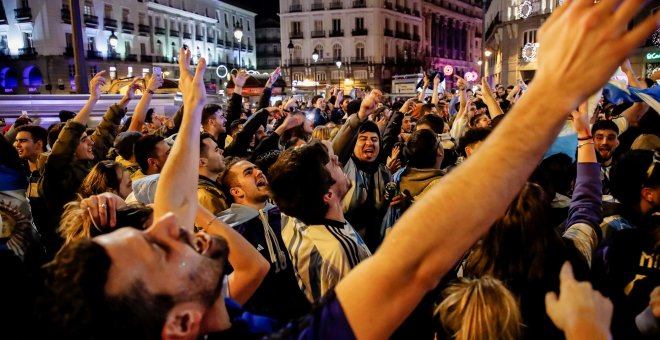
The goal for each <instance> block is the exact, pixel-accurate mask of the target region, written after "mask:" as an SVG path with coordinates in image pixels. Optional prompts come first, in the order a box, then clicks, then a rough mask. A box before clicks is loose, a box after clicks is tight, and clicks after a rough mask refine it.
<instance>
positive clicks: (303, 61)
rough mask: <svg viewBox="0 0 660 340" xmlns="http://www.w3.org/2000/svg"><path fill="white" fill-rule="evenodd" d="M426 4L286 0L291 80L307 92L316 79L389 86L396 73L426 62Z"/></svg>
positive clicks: (285, 43) (284, 32)
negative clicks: (424, 22) (423, 13)
mask: <svg viewBox="0 0 660 340" xmlns="http://www.w3.org/2000/svg"><path fill="white" fill-rule="evenodd" d="M421 10H422V1H421V0H280V20H281V22H280V27H281V46H282V49H281V59H282V60H284V64H285V70H284V71H285V74H286V75H287V77H286V80H287V82H288V83H290V84H292V85H293V86H294V87H295V88H296V89H297V90H298V91H300V92H306V93H310V92H312V93H313V91H314V87H315V85H316V87H318V89H322V88H324V87H325V86H326V85H339V86H340V87H341V88H342V89H345V90H350V89H351V88H353V87H360V88H367V87H378V88H383V89H385V90H386V91H387V90H388V88H389V86H390V84H389V82H390V79H391V77H392V76H393V75H395V74H405V73H417V72H419V69H420V66H421V65H422V54H423V49H422V28H423V21H422V12H421ZM314 51H317V53H318V56H319V57H318V60H317V61H316V62H314V60H313V58H312V55H313V53H314ZM338 61H341V64H340V65H339V66H338V63H337V62H338ZM296 85H297V86H296Z"/></svg>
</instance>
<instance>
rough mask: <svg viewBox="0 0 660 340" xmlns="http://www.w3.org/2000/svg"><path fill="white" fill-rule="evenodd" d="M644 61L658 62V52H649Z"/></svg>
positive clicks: (659, 57) (659, 56)
mask: <svg viewBox="0 0 660 340" xmlns="http://www.w3.org/2000/svg"><path fill="white" fill-rule="evenodd" d="M646 60H660V53H659V52H649V53H647V54H646Z"/></svg>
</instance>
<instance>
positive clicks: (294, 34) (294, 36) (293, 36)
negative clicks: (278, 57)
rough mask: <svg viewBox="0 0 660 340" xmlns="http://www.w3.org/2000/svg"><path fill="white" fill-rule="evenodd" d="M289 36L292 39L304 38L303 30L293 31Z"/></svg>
mask: <svg viewBox="0 0 660 340" xmlns="http://www.w3.org/2000/svg"><path fill="white" fill-rule="evenodd" d="M289 38H290V39H302V38H304V36H303V32H302V31H301V32H291V33H290V34H289Z"/></svg>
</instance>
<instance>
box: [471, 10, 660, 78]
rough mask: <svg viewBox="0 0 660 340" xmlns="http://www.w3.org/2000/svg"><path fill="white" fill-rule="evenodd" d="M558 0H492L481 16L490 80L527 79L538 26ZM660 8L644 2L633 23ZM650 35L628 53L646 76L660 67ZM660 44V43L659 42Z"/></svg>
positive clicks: (530, 74) (533, 63)
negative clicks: (638, 46)
mask: <svg viewBox="0 0 660 340" xmlns="http://www.w3.org/2000/svg"><path fill="white" fill-rule="evenodd" d="M562 2H563V1H560V0H547V1H546V0H492V1H491V2H490V3H488V4H487V9H486V14H485V18H484V26H485V28H486V30H485V35H484V38H485V43H484V51H486V54H485V55H484V57H483V58H484V75H486V76H487V77H488V78H489V80H490V81H491V82H492V83H493V84H504V85H513V84H515V83H516V81H517V80H518V79H523V80H526V81H527V80H530V79H532V78H533V77H534V74H535V72H536V70H537V69H538V63H537V58H536V53H537V52H538V51H539V50H540V49H542V48H543V46H541V45H540V44H539V43H538V41H537V33H538V29H539V28H540V27H541V25H542V24H543V22H544V21H545V20H546V19H547V18H548V16H550V14H551V13H552V11H553V10H554V9H555V8H557V7H558V6H559V5H560V3H562ZM659 9H660V1H658V0H655V1H652V2H649V3H647V4H646V6H645V7H644V9H643V10H642V11H641V12H640V14H639V15H638V16H637V17H636V18H635V19H634V20H633V24H634V23H637V22H639V21H641V20H642V19H643V18H645V17H646V16H648V15H650V14H651V13H655V12H656V11H658V10H659ZM651 40H652V39H649V40H648V41H647V42H646V43H645V44H643V45H642V46H640V48H639V49H637V51H636V52H635V53H634V54H633V55H632V56H631V57H630V61H631V64H632V67H633V69H634V71H635V72H636V73H637V74H638V75H646V76H649V75H650V73H651V72H652V71H653V70H654V69H658V68H660V48H659V47H660V46H656V45H654V44H653V42H652V41H651ZM659 45H660V43H659Z"/></svg>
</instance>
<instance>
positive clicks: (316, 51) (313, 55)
mask: <svg viewBox="0 0 660 340" xmlns="http://www.w3.org/2000/svg"><path fill="white" fill-rule="evenodd" d="M312 59H313V60H314V95H315V96H316V62H317V61H318V60H319V51H318V50H317V49H314V53H312Z"/></svg>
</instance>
